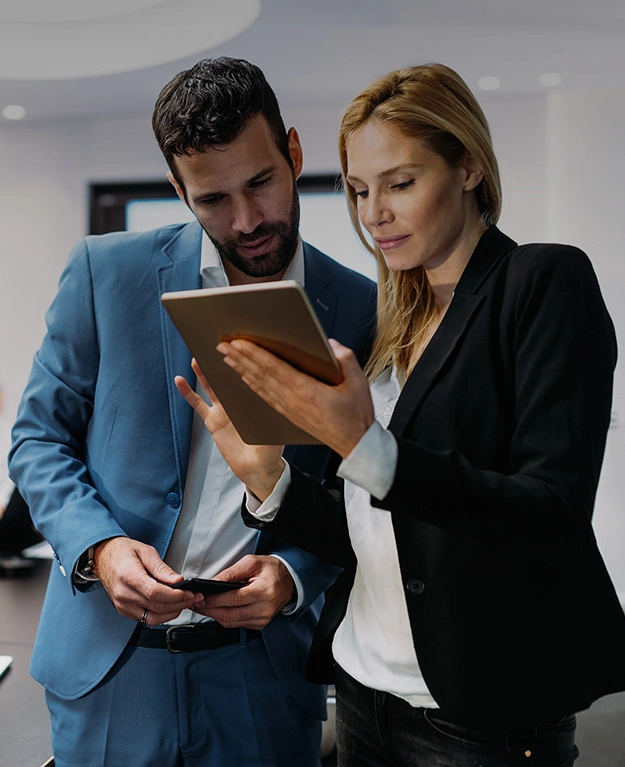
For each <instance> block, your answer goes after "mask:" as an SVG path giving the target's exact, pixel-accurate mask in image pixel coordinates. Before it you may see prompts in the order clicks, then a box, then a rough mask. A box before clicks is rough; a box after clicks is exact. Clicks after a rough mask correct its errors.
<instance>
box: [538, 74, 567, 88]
mask: <svg viewBox="0 0 625 767" xmlns="http://www.w3.org/2000/svg"><path fill="white" fill-rule="evenodd" d="M538 80H539V82H540V84H541V85H544V86H545V88H553V87H554V86H556V85H562V75H559V74H558V73H557V72H546V73H545V74H544V75H541V76H540V77H539V78H538Z"/></svg>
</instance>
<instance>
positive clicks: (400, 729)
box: [336, 668, 578, 767]
mask: <svg viewBox="0 0 625 767" xmlns="http://www.w3.org/2000/svg"><path fill="white" fill-rule="evenodd" d="M336 720H337V751H338V764H339V767H571V766H572V765H573V762H574V761H575V759H576V758H577V756H578V751H577V748H576V746H575V742H574V741H575V716H574V715H571V716H566V717H563V718H562V719H561V720H560V721H558V722H557V723H554V725H553V726H551V727H543V728H536V729H535V731H534V732H531V733H528V732H524V733H520V732H512V731H511V732H505V731H503V730H502V731H496V730H489V731H488V732H486V731H480V730H474V729H470V728H467V727H460V726H458V725H456V724H454V723H452V722H448V721H446V720H445V719H444V718H443V717H442V716H441V713H440V711H439V709H432V708H416V707H413V706H411V705H410V704H409V703H407V702H406V701H404V700H402V699H401V698H398V697H396V696H395V695H391V694H390V693H385V692H380V691H378V690H372V689H370V688H369V687H365V686H364V685H362V684H360V683H359V682H358V681H356V680H355V679H354V678H353V677H351V676H350V675H349V674H348V673H347V672H346V671H345V670H344V669H341V668H338V669H337V672H336Z"/></svg>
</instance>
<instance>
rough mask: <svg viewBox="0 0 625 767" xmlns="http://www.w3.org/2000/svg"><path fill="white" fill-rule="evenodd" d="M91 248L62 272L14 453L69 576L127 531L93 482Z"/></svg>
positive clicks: (26, 491)
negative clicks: (88, 448) (89, 461)
mask: <svg viewBox="0 0 625 767" xmlns="http://www.w3.org/2000/svg"><path fill="white" fill-rule="evenodd" d="M88 255H89V254H88V250H87V246H86V244H85V243H84V242H82V243H80V244H79V245H77V246H76V247H75V248H74V250H73V251H72V254H71V255H70V259H69V262H68V265H67V266H66V268H65V270H64V272H63V274H62V276H61V280H60V283H59V291H58V293H57V296H56V298H55V300H54V302H53V303H52V305H51V307H50V309H49V311H48V313H47V316H46V323H47V328H48V330H47V334H46V336H45V338H44V341H43V343H42V346H41V348H40V350H39V351H38V352H37V354H36V355H35V358H34V362H33V368H32V372H31V375H30V379H29V381H28V384H27V386H26V389H25V392H24V396H23V398H22V402H21V405H20V408H19V412H18V417H17V421H16V424H15V426H14V429H13V448H12V451H11V455H10V470H11V476H12V478H13V479H14V481H15V483H16V484H17V485H18V487H20V490H21V492H22V494H23V495H24V497H25V499H26V501H27V503H28V505H29V507H30V509H31V513H32V516H33V521H34V523H35V525H36V527H37V528H38V529H39V530H40V531H41V532H42V533H43V535H44V536H45V538H46V539H47V540H48V541H49V543H50V544H51V546H52V548H53V550H54V553H55V557H56V559H57V562H58V563H59V565H60V566H61V567H62V569H63V571H64V572H65V573H66V574H67V575H68V576H70V575H71V573H72V572H73V570H74V566H75V564H76V561H77V559H78V557H79V556H80V555H81V554H82V553H83V552H84V551H86V549H87V548H88V547H89V546H90V545H92V544H93V543H96V542H97V541H100V540H103V539H105V538H110V537H112V536H116V535H124V531H123V530H122V529H121V528H120V527H119V525H118V524H117V522H116V521H115V520H114V519H113V517H112V516H111V515H110V513H109V512H108V510H107V509H106V507H105V506H104V504H103V502H102V499H101V497H100V496H99V495H98V493H97V491H96V490H95V488H94V487H93V485H92V484H91V482H90V477H89V471H88V468H87V466H86V462H85V455H84V444H85V436H86V434H87V430H88V429H89V422H90V418H91V414H92V410H93V397H94V390H95V385H96V381H97V377H98V362H99V353H98V335H97V326H96V319H95V311H94V305H93V295H92V282H91V273H90V267H89V257H88ZM86 520H88V521H89V523H88V524H85V522H86ZM68 583H69V584H70V585H71V578H70V577H68Z"/></svg>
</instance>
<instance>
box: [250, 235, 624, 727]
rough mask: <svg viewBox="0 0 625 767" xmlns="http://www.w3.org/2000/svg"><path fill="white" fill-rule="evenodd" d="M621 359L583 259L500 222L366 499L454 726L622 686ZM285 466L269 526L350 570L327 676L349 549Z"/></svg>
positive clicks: (318, 650)
mask: <svg viewBox="0 0 625 767" xmlns="http://www.w3.org/2000/svg"><path fill="white" fill-rule="evenodd" d="M615 362H616V342H615V335H614V329H613V326H612V322H611V320H610V317H609V315H608V313H607V310H606V308H605V305H604V303H603V299H602V297H601V293H600V290H599V286H598V284H597V280H596V277H595V274H594V271H593V269H592V266H591V264H590V262H589V260H588V258H587V257H586V256H585V255H584V254H583V253H582V252H581V251H580V250H578V249H576V248H572V247H569V246H564V245H538V244H533V245H523V246H518V245H516V243H514V242H513V241H512V240H510V239H509V238H508V237H506V236H505V235H504V234H502V233H501V232H499V231H498V230H497V229H495V228H493V229H490V230H488V231H487V232H486V233H485V234H484V236H483V237H482V239H481V240H480V242H479V244H478V246H477V248H476V250H475V252H474V253H473V255H472V257H471V259H470V261H469V263H468V265H467V267H466V269H465V271H464V273H463V275H462V277H461V279H460V281H459V283H458V285H457V287H456V291H455V295H454V298H453V300H452V302H451V305H450V306H449V309H448V311H447V313H446V314H445V316H444V318H443V320H442V322H441V324H440V326H439V328H438V330H437V331H436V334H435V335H434V336H433V338H432V340H431V341H430V343H429V345H428V347H427V348H426V350H425V352H424V353H423V355H422V357H421V358H420V360H419V362H418V364H417V366H416V367H415V369H414V371H413V373H412V375H411V376H410V377H409V379H408V381H407V382H406V385H405V386H404V388H403V390H402V393H401V396H400V398H399V400H398V402H397V405H396V408H395V412H394V415H393V418H392V420H391V422H390V424H389V429H390V430H391V431H392V432H393V433H394V434H395V435H396V437H397V441H398V445H399V460H398V466H397V472H396V476H395V479H394V482H393V485H392V487H391V490H390V492H389V493H388V495H387V496H386V497H385V498H384V500H382V501H376V500H375V499H374V500H373V505H374V506H377V507H379V508H383V509H387V510H388V511H389V512H390V513H391V515H392V519H393V527H394V532H395V538H396V541H397V548H398V553H399V562H400V568H401V573H402V579H403V583H404V586H405V591H404V596H405V598H406V603H407V606H408V612H409V616H410V623H411V629H412V634H413V639H414V646H415V650H416V653H417V657H418V659H419V664H420V666H421V670H422V672H423V675H424V678H425V681H426V683H427V685H428V687H429V689H430V691H431V693H432V695H433V696H434V698H435V700H436V701H437V702H438V704H439V705H440V707H441V709H443V710H444V711H445V712H446V713H447V715H448V716H450V717H452V718H453V719H454V720H455V721H457V722H458V723H467V724H478V725H479V724H494V723H500V724H504V725H506V726H508V727H516V726H518V727H522V726H527V725H531V724H534V723H538V722H543V721H547V720H550V719H552V718H556V717H560V716H563V715H565V714H569V713H573V712H575V711H579V710H581V709H584V708H587V707H588V706H589V705H590V704H591V702H592V701H593V700H595V699H596V698H598V697H600V696H601V695H604V694H606V693H610V692H615V691H618V690H623V689H625V616H624V614H623V610H622V608H621V606H620V604H619V602H618V599H617V596H616V593H615V591H614V588H613V586H612V583H611V581H610V579H609V576H608V574H607V572H606V569H605V566H604V564H603V561H602V559H601V556H600V554H599V551H598V549H597V545H596V542H595V538H594V535H593V531H592V527H591V516H592V510H593V504H594V498H595V492H596V488H597V483H598V479H599V472H600V468H601V462H602V459H603V452H604V447H605V438H606V432H607V429H608V425H609V422H610V407H611V397H612V375H613V370H614V365H615ZM292 473H293V481H292V484H291V487H290V489H289V492H288V494H287V497H286V499H285V502H284V504H283V506H282V507H281V509H280V511H279V513H278V515H277V517H276V519H275V521H274V522H272V523H270V527H271V529H272V532H274V533H275V534H277V535H280V536H282V537H285V538H287V539H289V540H290V541H292V542H293V543H296V544H297V545H298V546H301V547H303V548H308V549H310V550H312V551H314V552H315V553H317V554H319V555H321V556H323V557H324V558H326V559H328V560H329V561H331V562H334V563H337V564H341V565H343V566H344V567H345V571H344V573H343V575H342V576H341V578H340V579H339V580H338V581H337V582H336V584H335V585H334V586H333V588H332V589H331V591H330V592H329V594H328V598H327V604H326V607H325V609H324V613H323V615H322V617H321V621H320V624H319V627H318V630H317V635H316V639H315V642H314V644H313V649H312V651H311V658H310V661H309V673H310V675H311V677H312V678H313V679H315V680H329V678H330V677H329V674H330V672H331V655H330V647H331V640H332V636H333V634H334V631H335V630H336V628H337V626H338V624H339V623H340V621H341V619H342V617H343V615H344V613H345V609H346V605H347V599H348V596H349V592H350V589H351V586H352V582H353V577H354V572H355V557H354V553H353V551H352V549H351V546H350V543H349V536H348V533H347V525H346V520H345V514H344V508H343V505H342V501H341V500H340V498H337V494H336V493H332V492H328V491H327V490H326V489H324V488H323V487H321V486H320V485H319V484H318V483H316V482H315V481H314V480H312V479H311V478H310V477H308V476H307V475H305V474H303V473H302V472H300V471H298V470H297V469H295V468H293V467H292ZM255 526H259V525H258V523H256V524H255ZM261 526H262V525H261ZM388 630H389V632H392V631H393V627H392V626H389V627H388Z"/></svg>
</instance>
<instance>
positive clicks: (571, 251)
mask: <svg viewBox="0 0 625 767" xmlns="http://www.w3.org/2000/svg"><path fill="white" fill-rule="evenodd" d="M504 261H505V270H506V272H507V276H508V279H512V280H515V279H518V280H522V281H523V282H525V283H526V284H527V283H528V282H529V283H536V282H540V281H542V280H544V279H548V278H557V279H559V280H565V281H567V280H569V279H570V280H577V279H580V278H582V279H587V278H588V277H592V278H595V271H594V268H593V265H592V262H591V260H590V258H589V257H588V256H587V255H586V253H585V252H584V251H583V250H582V249H581V248H578V247H576V246H575V245H568V244H564V243H556V242H530V243H524V244H521V245H516V246H515V247H514V248H512V249H511V250H509V251H508V253H507V254H506V258H505V260H504Z"/></svg>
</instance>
